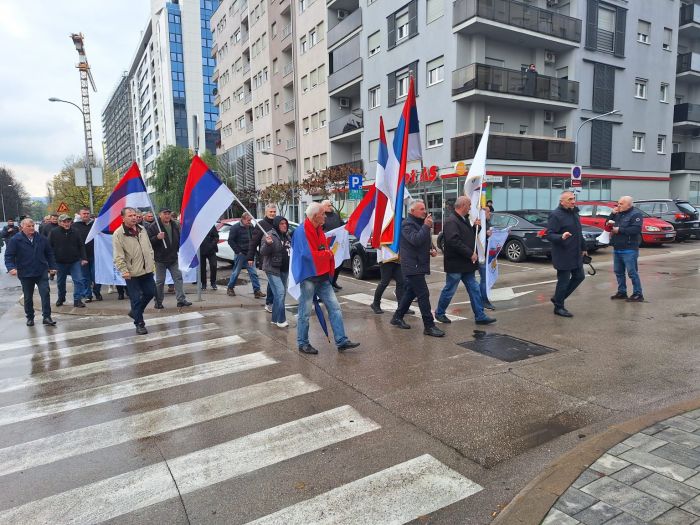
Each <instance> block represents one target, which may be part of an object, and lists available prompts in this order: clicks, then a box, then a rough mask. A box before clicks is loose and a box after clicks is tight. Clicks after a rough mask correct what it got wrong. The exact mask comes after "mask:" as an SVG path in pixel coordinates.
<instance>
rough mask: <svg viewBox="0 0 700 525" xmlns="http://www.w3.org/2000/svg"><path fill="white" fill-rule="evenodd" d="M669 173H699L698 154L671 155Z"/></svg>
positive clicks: (699, 157)
mask: <svg viewBox="0 0 700 525" xmlns="http://www.w3.org/2000/svg"><path fill="white" fill-rule="evenodd" d="M671 171H700V153H687V152H681V153H672V154H671Z"/></svg>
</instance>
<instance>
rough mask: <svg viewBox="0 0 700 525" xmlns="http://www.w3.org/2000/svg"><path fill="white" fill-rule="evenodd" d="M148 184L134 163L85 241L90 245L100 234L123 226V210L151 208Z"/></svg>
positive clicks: (107, 202) (103, 208)
mask: <svg viewBox="0 0 700 525" xmlns="http://www.w3.org/2000/svg"><path fill="white" fill-rule="evenodd" d="M150 207H151V201H150V199H149V198H148V192H147V191H146V184H144V182H143V179H142V178H141V172H140V171H139V167H138V165H137V164H136V163H135V162H134V163H133V164H132V165H131V168H129V171H127V172H126V173H125V174H124V176H123V177H122V178H121V180H120V181H119V182H118V183H117V185H116V186H115V187H114V190H113V191H112V194H111V195H110V196H109V198H108V199H107V201H106V202H105V203H104V206H102V209H101V210H100V213H99V215H98V216H97V218H96V219H95V220H94V221H93V223H92V228H90V232H89V233H88V236H87V238H86V240H85V243H86V244H87V243H89V242H90V241H91V240H93V238H94V237H95V235H97V234H98V233H99V232H102V233H109V234H111V233H114V230H116V229H117V228H119V226H121V225H122V217H121V213H122V209H123V208H150Z"/></svg>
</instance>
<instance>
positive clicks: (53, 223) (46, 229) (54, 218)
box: [39, 213, 58, 239]
mask: <svg viewBox="0 0 700 525" xmlns="http://www.w3.org/2000/svg"><path fill="white" fill-rule="evenodd" d="M55 228H58V213H52V214H51V215H49V220H48V221H47V222H45V223H44V224H42V225H41V226H39V233H40V234H41V235H43V236H44V237H46V238H47V239H48V238H49V234H50V233H51V232H52V231H53V230H54V229H55Z"/></svg>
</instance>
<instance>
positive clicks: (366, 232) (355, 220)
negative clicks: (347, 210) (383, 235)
mask: <svg viewBox="0 0 700 525" xmlns="http://www.w3.org/2000/svg"><path fill="white" fill-rule="evenodd" d="M376 196H377V188H376V186H375V185H374V184H372V185H371V186H370V187H369V190H367V193H365V196H364V197H363V198H362V200H361V201H360V203H359V204H358V205H357V208H355V211H353V212H352V214H351V215H350V217H349V218H348V222H347V223H346V224H345V229H346V230H347V231H348V232H350V235H354V236H355V237H357V238H358V239H359V240H360V243H361V244H362V246H367V241H368V240H369V238H370V237H371V236H372V229H373V227H374V210H375V207H376V204H377V202H376Z"/></svg>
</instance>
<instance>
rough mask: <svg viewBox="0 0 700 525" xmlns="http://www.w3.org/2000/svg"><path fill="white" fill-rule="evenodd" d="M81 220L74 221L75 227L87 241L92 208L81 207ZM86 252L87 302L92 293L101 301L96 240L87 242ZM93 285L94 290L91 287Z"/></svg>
mask: <svg viewBox="0 0 700 525" xmlns="http://www.w3.org/2000/svg"><path fill="white" fill-rule="evenodd" d="M79 213H80V220H79V221H78V222H75V223H73V229H74V230H75V231H77V232H78V234H79V235H80V238H81V239H82V241H83V244H84V243H85V240H86V239H87V236H88V234H89V233H90V230H91V229H92V223H93V221H92V218H91V217H90V210H89V209H88V208H85V207H83V208H80V212H79ZM85 253H86V254H87V261H88V262H87V264H86V265H84V266H83V281H84V283H85V288H84V290H83V296H84V298H85V302H86V303H89V302H91V301H92V295H93V294H95V300H96V301H101V300H102V294H101V293H100V292H101V291H102V285H101V284H97V283H96V282H95V241H90V242H89V243H87V244H85ZM90 286H92V290H91V289H90Z"/></svg>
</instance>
